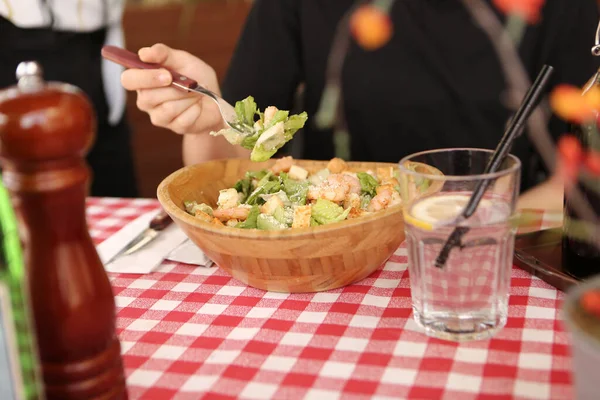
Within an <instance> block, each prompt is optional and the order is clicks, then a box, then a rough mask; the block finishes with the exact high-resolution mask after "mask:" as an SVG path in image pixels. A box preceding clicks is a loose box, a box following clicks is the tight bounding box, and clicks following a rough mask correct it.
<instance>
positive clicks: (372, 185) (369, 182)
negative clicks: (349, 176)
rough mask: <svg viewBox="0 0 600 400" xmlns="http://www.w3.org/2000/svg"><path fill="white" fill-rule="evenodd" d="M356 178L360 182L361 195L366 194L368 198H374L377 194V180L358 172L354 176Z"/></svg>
mask: <svg viewBox="0 0 600 400" xmlns="http://www.w3.org/2000/svg"><path fill="white" fill-rule="evenodd" d="M356 176H357V177H358V180H359V181H360V189H361V192H362V193H366V194H368V195H370V196H375V194H377V186H379V183H378V182H377V179H375V178H373V177H372V176H371V175H370V174H367V173H366V172H359V173H357V174H356Z"/></svg>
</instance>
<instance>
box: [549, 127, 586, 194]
mask: <svg viewBox="0 0 600 400" xmlns="http://www.w3.org/2000/svg"><path fill="white" fill-rule="evenodd" d="M556 147H557V150H558V173H559V174H560V175H561V177H562V179H563V180H564V182H565V185H568V184H571V183H573V182H575V181H576V180H577V174H578V173H579V168H580V167H581V163H582V161H583V157H584V153H583V148H582V147H581V143H580V142H579V140H577V138H576V137H575V136H573V135H563V136H561V137H560V139H558V143H557V146H556Z"/></svg>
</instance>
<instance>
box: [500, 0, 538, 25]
mask: <svg viewBox="0 0 600 400" xmlns="http://www.w3.org/2000/svg"><path fill="white" fill-rule="evenodd" d="M494 4H495V5H496V7H497V8H498V9H499V10H500V11H502V12H503V13H504V14H506V15H519V16H521V18H523V19H525V20H526V21H527V22H529V23H531V24H533V23H536V22H537V21H538V19H539V18H540V10H541V9H542V6H543V5H544V0H494Z"/></svg>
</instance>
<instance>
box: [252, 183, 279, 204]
mask: <svg viewBox="0 0 600 400" xmlns="http://www.w3.org/2000/svg"><path fill="white" fill-rule="evenodd" d="M263 179H264V178H263ZM280 190H281V184H280V183H279V181H267V182H266V183H264V184H263V185H258V186H257V187H256V189H255V190H254V192H252V193H251V194H250V196H248V199H247V200H246V204H249V205H255V204H264V203H265V201H264V200H263V198H262V197H261V195H263V194H270V193H277V192H279V191H280Z"/></svg>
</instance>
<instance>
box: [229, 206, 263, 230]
mask: <svg viewBox="0 0 600 400" xmlns="http://www.w3.org/2000/svg"><path fill="white" fill-rule="evenodd" d="M259 215H260V209H259V207H258V206H252V208H251V209H250V213H249V214H248V218H246V220H245V221H242V222H240V223H239V224H237V225H236V226H235V227H236V228H242V229H257V228H256V219H257V218H258V216H259Z"/></svg>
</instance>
